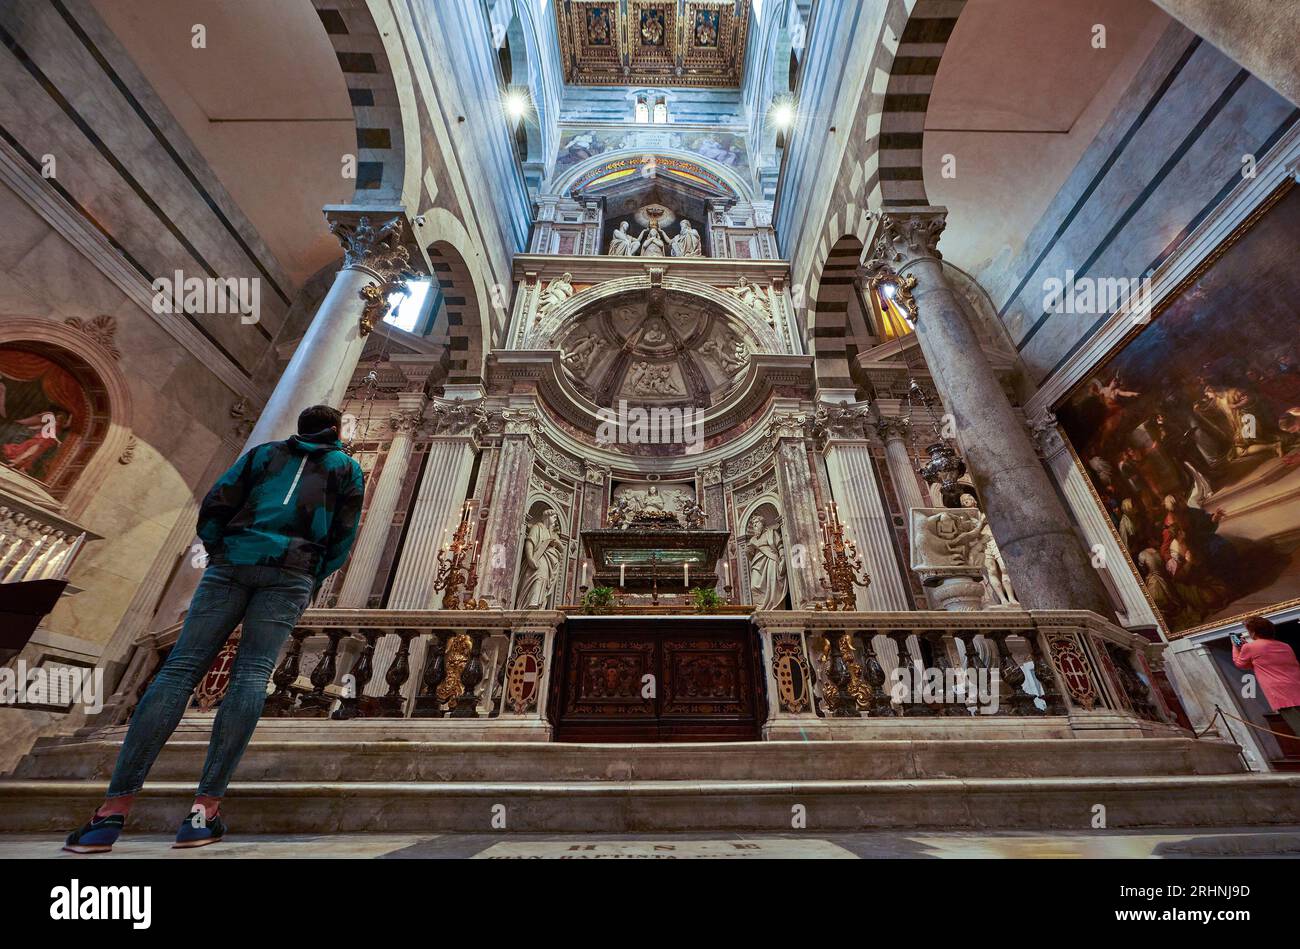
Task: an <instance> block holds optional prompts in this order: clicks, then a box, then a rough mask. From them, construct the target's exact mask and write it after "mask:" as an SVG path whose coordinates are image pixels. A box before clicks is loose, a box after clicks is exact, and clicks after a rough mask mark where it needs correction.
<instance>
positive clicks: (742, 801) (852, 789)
mask: <svg viewBox="0 0 1300 949" xmlns="http://www.w3.org/2000/svg"><path fill="white" fill-rule="evenodd" d="M101 791H102V785H100V784H99V783H97V782H95V783H92V782H87V781H31V780H16V779H8V780H4V781H0V832H17V831H21V832H46V833H50V834H52V835H55V834H61V833H65V832H66V831H67V830H69V829H70V828H72V827H74V826H76V825H77V824H79V823H81V822H82V821H84V820H85V819H86V817H87V815H88V814H89V813H90V812H91V810H92V808H93V807H94V806H95V804H96V803H97V802H98V800H99V793H100V792H101ZM192 794H193V784H192V783H191V782H189V781H187V782H184V783H180V782H167V781H164V782H156V783H151V784H150V785H149V786H148V787H147V788H146V790H145V791H144V792H143V793H142V794H141V795H140V797H139V798H138V799H137V802H136V806H135V809H134V811H133V812H132V815H131V822H130V826H131V828H132V829H134V830H137V831H140V832H167V831H171V830H173V829H174V828H175V826H176V825H177V824H178V823H179V821H180V819H181V818H182V817H183V816H184V814H185V813H186V811H187V810H188V807H189V804H190V801H191V798H192ZM1099 805H1100V806H1101V807H1103V808H1104V815H1103V812H1101V811H1099V809H1098V806H1099ZM800 815H803V816H804V821H803V822H802V824H801V823H800V822H799V820H798V818H799V816H800ZM1101 816H1104V827H1105V828H1107V829H1109V830H1117V829H1123V828H1138V827H1228V826H1236V827H1244V826H1260V825H1269V824H1274V825H1281V824H1294V823H1297V822H1300V775H1294V774H1238V775H1202V776H1193V777H1188V776H1173V777H1151V776H1146V777H1086V778H1082V777H1075V778H1070V777H1051V778H980V779H965V780H963V779H953V778H947V779H919V780H885V781H877V780H857V781H707V782H693V781H588V782H571V781H545V782H531V783H520V782H459V781H458V782H446V783H441V782H418V783H411V782H382V781H369V782H329V781H327V782H319V783H315V782H300V781H278V782H262V781H242V780H241V781H236V782H235V783H233V784H232V785H231V786H230V791H229V797H228V803H227V805H226V817H227V819H228V821H229V822H230V824H231V826H232V828H233V831H232V832H233V833H235V834H238V833H244V834H254V833H341V832H363V831H401V832H427V833H454V832H459V833H491V832H494V831H504V832H510V831H514V832H533V833H546V832H550V833H621V832H659V831H665V832H667V831H710V832H716V831H724V830H731V831H762V830H765V831H771V832H777V831H780V832H789V831H791V830H792V829H794V830H799V829H806V830H807V831H808V832H809V833H813V834H815V833H817V832H818V831H832V830H834V831H852V830H874V829H882V828H914V829H947V830H954V829H975V828H987V829H1024V830H1029V829H1072V830H1078V831H1083V832H1087V831H1088V830H1090V829H1097V828H1098V827H1099V826H1100V825H1099V824H1098V823H1097V821H1098V819H1099V817H1101ZM494 820H495V821H496V823H494ZM502 820H504V827H502V826H501V823H500V822H501V821H502ZM51 846H54V843H53V842H52V843H51Z"/></svg>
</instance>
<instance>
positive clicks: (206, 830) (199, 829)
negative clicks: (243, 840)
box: [172, 810, 226, 849]
mask: <svg viewBox="0 0 1300 949" xmlns="http://www.w3.org/2000/svg"><path fill="white" fill-rule="evenodd" d="M197 813H198V811H197V810H195V811H191V812H190V813H189V814H188V815H186V817H185V819H184V820H183V821H181V826H180V829H179V830H178V831H176V843H174V844H172V848H173V849H183V848H186V847H206V846H207V845H208V844H215V843H216V842H217V841H218V840H220V839H221V838H222V837H224V836H225V835H226V822H225V821H223V820H222V819H221V814H220V813H219V812H218V813H216V814H213V815H212V817H210V818H208V819H207V820H204V821H199V822H198V823H195V820H194V816H195V815H196V814H197Z"/></svg>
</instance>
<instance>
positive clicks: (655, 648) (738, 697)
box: [550, 617, 766, 741]
mask: <svg viewBox="0 0 1300 949" xmlns="http://www.w3.org/2000/svg"><path fill="white" fill-rule="evenodd" d="M755 647H756V640H755V637H754V632H753V627H752V626H751V625H750V622H749V619H748V617H734V618H733V617H721V618H714V617H670V618H658V617H655V618H645V617H571V618H570V619H569V620H568V621H567V622H566V623H565V625H564V626H563V627H562V628H561V630H560V635H559V638H558V641H557V648H558V654H557V656H556V662H555V663H554V664H553V666H552V668H553V669H554V670H555V679H554V680H553V682H552V688H553V690H554V694H553V695H552V701H551V703H550V707H551V709H552V710H553V718H552V724H553V725H554V726H555V740H556V741H752V740H756V739H757V738H758V737H759V729H760V727H761V726H762V723H763V710H764V709H765V708H766V704H765V702H764V701H763V696H762V694H761V690H762V687H763V686H762V683H763V681H764V680H763V677H762V676H761V675H760V674H759V667H758V655H757V650H756V648H755Z"/></svg>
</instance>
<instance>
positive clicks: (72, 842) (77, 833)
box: [63, 814, 126, 853]
mask: <svg viewBox="0 0 1300 949" xmlns="http://www.w3.org/2000/svg"><path fill="white" fill-rule="evenodd" d="M125 824H126V818H125V817H123V816H122V815H121V814H109V815H108V816H107V817H91V818H90V823H88V824H83V825H82V826H81V827H79V828H77V829H76V830H74V831H73V832H72V833H70V834H68V839H67V840H65V841H64V842H63V849H64V850H67V851H69V852H70V853H108V852H109V851H110V850H112V849H113V844H115V843H117V838H118V837H120V836H121V834H122V828H123V826H125Z"/></svg>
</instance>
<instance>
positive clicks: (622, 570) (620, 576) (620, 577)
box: [618, 563, 627, 586]
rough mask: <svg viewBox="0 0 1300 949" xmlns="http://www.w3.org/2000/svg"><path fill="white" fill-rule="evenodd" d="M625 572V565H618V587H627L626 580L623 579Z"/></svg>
mask: <svg viewBox="0 0 1300 949" xmlns="http://www.w3.org/2000/svg"><path fill="white" fill-rule="evenodd" d="M626 571H627V564H625V563H621V564H619V565H618V585H619V586H626V585H627V583H626V578H625V572H626Z"/></svg>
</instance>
